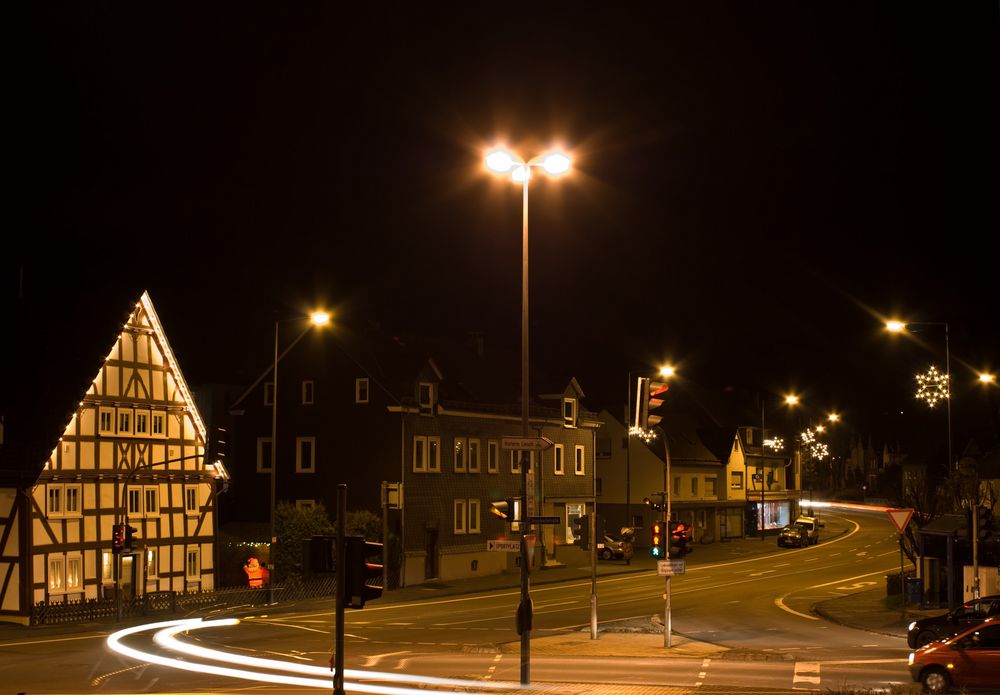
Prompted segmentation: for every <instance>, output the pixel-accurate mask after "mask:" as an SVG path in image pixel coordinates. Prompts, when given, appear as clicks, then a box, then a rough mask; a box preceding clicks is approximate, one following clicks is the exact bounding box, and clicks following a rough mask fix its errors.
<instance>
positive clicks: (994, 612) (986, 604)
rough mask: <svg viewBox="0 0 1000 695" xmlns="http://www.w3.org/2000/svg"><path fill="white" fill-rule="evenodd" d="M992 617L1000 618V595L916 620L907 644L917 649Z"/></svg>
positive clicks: (909, 632) (909, 629) (978, 599)
mask: <svg viewBox="0 0 1000 695" xmlns="http://www.w3.org/2000/svg"><path fill="white" fill-rule="evenodd" d="M992 616H1000V594H995V595H992V596H983V597H981V598H977V599H972V600H971V601H966V602H965V603H963V604H962V605H961V606H959V607H958V608H956V609H955V610H953V611H948V612H947V613H942V614H941V615H933V616H930V617H927V618H921V619H920V620H914V621H913V622H912V623H910V626H909V628H908V630H907V633H906V643H907V644H908V645H910V649H917V648H918V647H922V646H924V645H925V644H928V643H930V642H934V641H935V640H939V639H944V638H945V637H950V636H951V635H954V634H955V633H956V632H960V631H962V630H964V629H966V628H969V627H972V626H974V625H978V624H980V623H981V622H983V621H984V620H986V619H987V618H989V617H992Z"/></svg>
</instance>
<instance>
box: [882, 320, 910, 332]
mask: <svg viewBox="0 0 1000 695" xmlns="http://www.w3.org/2000/svg"><path fill="white" fill-rule="evenodd" d="M885 329H886V330H887V331H889V332H890V333H902V332H903V331H905V330H906V324H905V323H903V322H902V321H886V322H885Z"/></svg>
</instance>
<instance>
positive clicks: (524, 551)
mask: <svg viewBox="0 0 1000 695" xmlns="http://www.w3.org/2000/svg"><path fill="white" fill-rule="evenodd" d="M485 161H486V167H487V168H488V169H490V170H491V171H494V172H496V173H500V174H508V173H509V174H510V176H511V179H512V180H513V181H515V182H517V183H520V184H521V190H522V194H521V195H522V204H521V434H522V436H524V437H528V436H530V433H531V432H530V425H529V422H528V183H529V181H530V180H531V170H532V169H533V168H537V169H541V170H542V171H544V172H545V173H547V174H549V175H550V176H560V175H562V174H565V173H566V172H568V171H569V169H570V159H569V157H568V156H566V155H565V154H563V153H562V152H550V153H548V154H546V155H542V156H540V157H535V158H533V159H528V160H524V159H520V158H519V157H517V156H515V155H514V154H512V153H510V152H508V151H507V150H505V149H494V150H492V151H491V152H489V153H488V154H487V155H486V160H485ZM529 460H530V459H529V457H528V452H527V451H525V452H522V459H521V517H522V519H521V605H520V607H519V608H518V615H519V616H522V619H521V684H522V685H527V684H528V683H529V682H530V663H531V661H530V659H531V657H530V652H529V650H530V648H531V617H530V613H531V597H530V593H529V584H528V547H527V539H526V538H525V536H526V533H527V528H528V523H527V522H528V516H529V513H528V461H529ZM525 616H526V617H525Z"/></svg>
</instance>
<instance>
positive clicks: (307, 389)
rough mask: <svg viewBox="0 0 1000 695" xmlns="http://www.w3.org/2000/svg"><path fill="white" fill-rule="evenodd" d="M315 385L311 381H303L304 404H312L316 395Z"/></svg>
mask: <svg viewBox="0 0 1000 695" xmlns="http://www.w3.org/2000/svg"><path fill="white" fill-rule="evenodd" d="M315 390H316V388H315V386H314V385H313V382H311V381H303V382H302V405H312V404H313V397H314V395H315V393H314V392H315Z"/></svg>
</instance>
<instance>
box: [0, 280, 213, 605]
mask: <svg viewBox="0 0 1000 695" xmlns="http://www.w3.org/2000/svg"><path fill="white" fill-rule="evenodd" d="M204 442H205V431H204V425H203V424H202V422H201V420H200V416H199V414H198V412H197V409H196V408H195V407H194V405H193V402H192V401H191V399H190V395H189V393H188V392H187V388H186V384H184V381H183V376H182V375H181V374H180V370H179V368H178V367H177V365H176V363H175V362H174V360H173V357H172V354H171V353H170V348H169V345H168V344H167V342H166V337H165V335H164V334H163V333H162V328H161V327H160V325H159V321H158V319H157V318H156V315H155V312H154V310H153V308H152V303H151V302H150V301H149V299H148V296H147V295H143V298H142V299H141V300H140V302H139V303H138V304H137V305H136V308H135V311H134V312H133V314H132V316H131V317H130V319H129V321H128V322H127V324H126V326H125V328H124V330H123V331H122V333H121V335H120V336H119V338H118V340H117V341H116V342H115V344H114V345H113V346H112V348H111V351H110V353H109V354H108V357H107V359H106V360H105V363H104V366H103V367H102V368H101V369H100V370H99V372H98V374H97V376H96V377H95V378H94V380H93V382H92V384H91V386H90V387H89V388H88V389H87V391H86V393H85V394H82V399H81V401H80V402H79V405H78V406H77V409H76V411H75V412H74V413H73V415H72V416H71V418H70V420H69V423H68V424H67V426H66V428H65V430H64V431H63V433H62V437H61V438H60V439H59V442H58V444H57V446H56V447H55V449H54V450H53V452H52V454H51V456H50V457H49V460H48V461H47V462H46V464H45V468H44V470H43V471H42V473H41V475H40V476H39V478H38V480H37V482H36V484H35V485H34V486H33V487H32V488H31V489H30V490H29V491H28V496H27V505H26V506H27V513H28V519H27V523H28V528H27V534H26V537H27V538H28V545H27V547H24V548H18V549H17V550H18V551H19V554H20V557H21V558H22V559H23V560H24V561H25V567H26V568H27V572H26V576H27V582H28V586H27V591H26V592H23V594H22V595H23V596H26V597H27V601H25V600H23V599H15V597H16V596H18V592H19V591H20V588H19V587H18V586H17V582H14V583H13V584H12V585H8V586H6V587H4V589H3V595H2V597H0V605H2V606H3V607H4V610H5V611H14V612H17V613H18V614H20V615H24V614H25V613H27V612H28V611H29V610H30V604H31V603H38V602H62V601H71V600H81V599H96V598H100V597H102V596H104V595H106V593H107V590H108V589H109V588H112V587H113V586H114V572H113V569H114V561H115V560H116V559H117V556H114V555H113V554H112V552H111V536H112V527H113V525H114V524H115V522H116V521H117V520H118V518H119V517H120V515H121V514H123V513H124V511H125V510H124V509H123V508H122V504H123V499H125V498H124V497H123V495H124V494H125V491H126V488H125V484H126V483H130V484H129V486H128V490H131V491H133V492H136V493H138V497H137V498H136V503H137V508H136V509H134V510H133V513H132V514H131V515H129V517H128V520H129V523H130V524H131V525H132V526H133V527H135V528H136V534H135V536H136V543H135V546H136V551H135V553H134V555H132V556H129V559H127V560H125V564H127V565H130V566H132V567H134V568H135V588H134V592H135V593H136V594H141V593H143V592H144V591H150V590H156V589H175V590H179V591H184V590H193V589H204V590H208V589H212V588H213V587H214V567H213V554H214V537H215V515H214V509H215V490H214V480H213V477H212V475H211V473H210V472H209V471H208V470H206V467H205V465H204V455H203V454H204ZM168 459H184V460H180V461H176V462H175V463H170V464H163V462H164V461H166V460H168ZM147 494H148V497H147ZM188 495H190V497H188ZM186 499H187V500H188V504H187V505H186V504H185V500H186ZM8 501H9V498H8ZM8 501H0V508H2V507H4V506H7V504H8ZM147 501H148V502H147ZM125 505H126V508H127V505H128V501H127V500H126V501H125ZM15 538H16V536H15ZM11 547H12V546H11V541H10V540H8V545H7V549H5V550H4V551H3V552H4V553H5V555H4V557H6V553H7V552H8V551H9V550H10V549H11ZM194 548H197V549H198V551H199V552H198V557H197V558H195V561H193V562H192V563H191V564H187V563H188V560H189V559H191V558H189V557H188V554H187V550H188V549H194ZM147 558H151V559H153V560H154V562H153V563H152V564H149V563H147ZM12 576H15V575H12ZM15 606H16V607H15Z"/></svg>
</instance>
